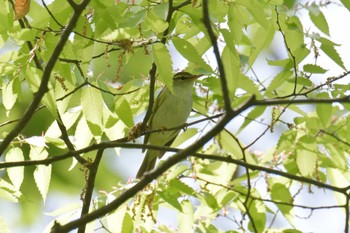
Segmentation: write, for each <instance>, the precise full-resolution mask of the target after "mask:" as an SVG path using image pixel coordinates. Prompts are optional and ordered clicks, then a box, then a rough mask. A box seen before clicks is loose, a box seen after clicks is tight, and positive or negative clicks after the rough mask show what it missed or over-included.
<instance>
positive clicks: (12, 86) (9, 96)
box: [2, 78, 20, 115]
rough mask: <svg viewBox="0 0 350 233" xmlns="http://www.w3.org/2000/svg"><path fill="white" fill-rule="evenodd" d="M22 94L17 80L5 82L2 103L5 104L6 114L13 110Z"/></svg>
mask: <svg viewBox="0 0 350 233" xmlns="http://www.w3.org/2000/svg"><path fill="white" fill-rule="evenodd" d="M19 93H20V83H19V80H18V79H17V78H15V79H12V80H11V81H9V82H6V81H4V82H3V85H2V103H3V104H4V107H5V109H6V110H7V111H6V113H7V115H8V111H9V110H11V109H12V107H13V105H14V104H15V103H16V101H17V97H18V95H19Z"/></svg>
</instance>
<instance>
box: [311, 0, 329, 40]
mask: <svg viewBox="0 0 350 233" xmlns="http://www.w3.org/2000/svg"><path fill="white" fill-rule="evenodd" d="M311 7H312V8H313V10H309V16H310V19H311V21H312V22H313V23H314V24H315V25H316V27H317V28H318V29H320V31H321V32H323V33H324V34H326V35H327V36H330V34H329V27H328V22H327V20H326V17H325V16H324V15H323V13H322V11H320V9H319V8H318V7H316V4H315V3H313V4H312V6H311Z"/></svg>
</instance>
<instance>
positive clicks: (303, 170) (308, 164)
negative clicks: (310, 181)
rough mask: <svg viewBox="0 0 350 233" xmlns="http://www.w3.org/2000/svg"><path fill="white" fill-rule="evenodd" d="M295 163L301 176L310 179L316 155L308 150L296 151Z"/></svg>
mask: <svg viewBox="0 0 350 233" xmlns="http://www.w3.org/2000/svg"><path fill="white" fill-rule="evenodd" d="M296 157H297V159H296V163H297V166H298V169H299V172H300V174H301V175H302V176H305V177H312V174H313V173H314V171H315V166H316V162H317V155H316V154H315V153H314V152H312V151H309V150H304V149H301V150H297V155H296Z"/></svg>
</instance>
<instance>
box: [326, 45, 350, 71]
mask: <svg viewBox="0 0 350 233" xmlns="http://www.w3.org/2000/svg"><path fill="white" fill-rule="evenodd" d="M320 48H321V50H322V51H323V52H324V53H325V54H327V56H328V57H329V58H330V59H332V60H333V61H334V62H335V63H336V64H337V65H338V66H340V67H341V68H343V69H344V70H346V68H345V66H344V63H343V61H342V59H341V57H340V56H339V54H338V52H337V50H336V49H335V48H334V46H333V45H330V44H329V43H322V45H321V47H320Z"/></svg>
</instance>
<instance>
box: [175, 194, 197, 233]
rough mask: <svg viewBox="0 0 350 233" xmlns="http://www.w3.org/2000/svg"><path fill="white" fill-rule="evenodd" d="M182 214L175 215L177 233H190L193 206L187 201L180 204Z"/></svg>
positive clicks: (192, 222)
mask: <svg viewBox="0 0 350 233" xmlns="http://www.w3.org/2000/svg"><path fill="white" fill-rule="evenodd" d="M181 206H182V212H179V213H178V215H177V220H178V227H179V232H192V228H193V224H194V213H193V205H192V203H191V202H190V201H189V200H184V201H182V202H181Z"/></svg>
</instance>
